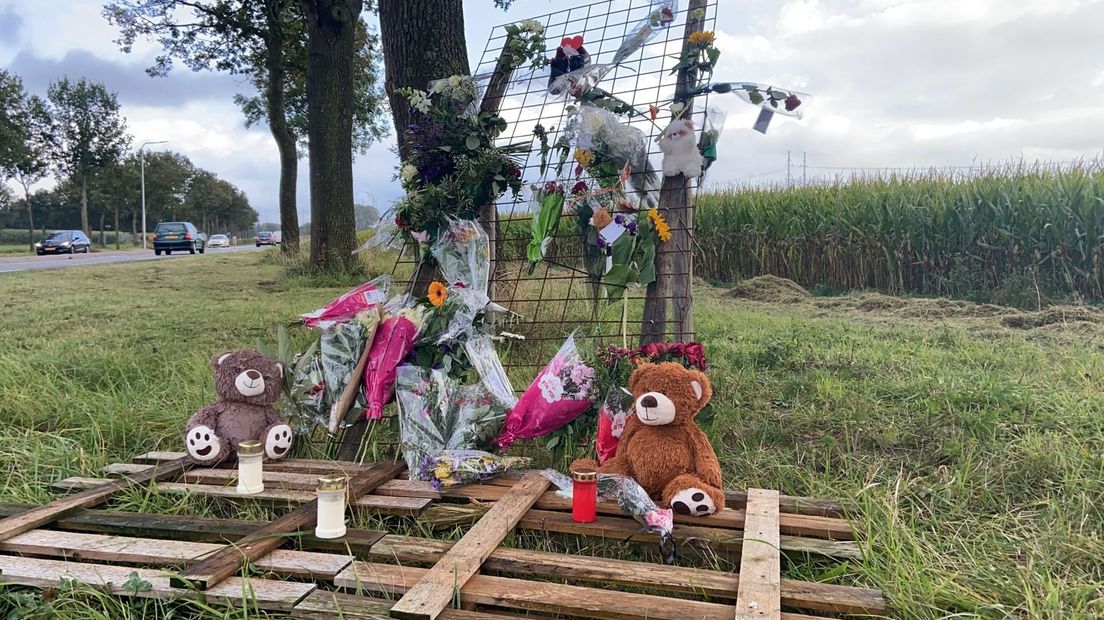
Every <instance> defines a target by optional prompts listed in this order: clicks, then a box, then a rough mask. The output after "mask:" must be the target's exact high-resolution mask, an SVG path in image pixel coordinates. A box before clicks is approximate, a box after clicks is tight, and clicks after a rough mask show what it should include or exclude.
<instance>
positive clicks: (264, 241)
mask: <svg viewBox="0 0 1104 620" xmlns="http://www.w3.org/2000/svg"><path fill="white" fill-rule="evenodd" d="M253 240H254V241H256V242H257V247H261V246H262V245H276V237H275V236H273V234H272V233H270V232H268V231H267V230H264V231H261V232H259V233H257V236H256V237H253Z"/></svg>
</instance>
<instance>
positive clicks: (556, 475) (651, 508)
mask: <svg viewBox="0 0 1104 620" xmlns="http://www.w3.org/2000/svg"><path fill="white" fill-rule="evenodd" d="M541 475H543V476H544V477H545V478H548V480H549V481H551V482H552V484H553V485H555V486H556V488H557V489H559V490H558V491H557V492H556V494H557V495H559V496H561V497H564V498H567V499H571V497H572V491H573V489H574V482H573V481H572V480H571V478H570V477H568V476H566V475H564V474H561V473H560V472H558V471H556V470H554V469H546V470H544V471H542V472H541ZM598 499H599V500H601V501H605V502H617V505H618V506H619V507H620V508H621V511H622V512H624V513H625V514H627V515H630V516H631V517H632V518H633V519H635V520H636V521H637V522H638V523H640V524H641V530H643V531H645V532H650V533H653V534H655V535H657V536H659V545H660V549H661V550H663V551H664V553H665V558H666V562H667V563H668V564H673V563H674V560H675V557H674V548H675V547H674V539H673V538H672V537H671V530H673V529H674V516H675V515H674V513H673V512H672V511H671V509H670V508H660V507H659V506H657V505H656V503H655V502H654V501H653V500H652V498H651V497H649V496H648V493H647V492H645V491H644V489H643V488H641V486H640V484H639V483H637V482H636V481H635V480H633V479H632V478H629V477H628V476H621V475H618V474H598Z"/></svg>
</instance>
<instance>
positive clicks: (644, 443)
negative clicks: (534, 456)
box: [572, 362, 724, 516]
mask: <svg viewBox="0 0 1104 620" xmlns="http://www.w3.org/2000/svg"><path fill="white" fill-rule="evenodd" d="M629 390H630V391H631V392H632V394H633V398H635V399H636V415H633V416H630V417H629V420H628V422H627V423H626V424H625V430H624V432H623V433H622V434H621V440H620V442H619V443H618V444H617V453H616V454H615V455H614V457H613V458H612V459H610V460H608V461H606V462H605V463H603V464H602V465H601V466H600V467H598V466H597V464H596V463H595V462H594V461H592V460H590V459H585V460H582V461H576V463H575V464H574V465H572V469H574V468H575V467H597V469H598V472H599V473H603V474H622V475H626V476H629V477H631V478H633V479H634V480H636V481H637V482H638V483H640V486H641V487H643V488H644V490H645V491H647V492H648V495H650V496H651V497H652V499H654V500H656V501H658V502H663V503H665V504H667V505H669V506H670V507H671V508H672V509H673V510H674V511H675V512H677V513H679V514H685V515H694V516H703V515H709V514H713V513H714V512H716V511H718V510H721V509H722V508H724V491H722V490H721V465H720V463H719V462H718V461H717V455H716V454H715V453H714V452H713V446H712V445H710V443H709V439H708V438H707V437H706V436H705V433H703V432H702V430H701V428H699V427H698V425H697V423H695V422H694V416H695V415H697V413H698V411H701V409H702V407H704V406H705V405H706V404H707V403H708V402H709V398H710V397H711V396H712V395H713V390H712V387H711V386H710V385H709V379H708V378H706V376H705V375H704V374H702V373H701V372H698V371H697V370H688V369H686V368H684V367H683V366H682V365H681V364H677V363H675V362H664V363H662V364H644V365H642V366H640V367H639V368H637V369H636V370H635V371H633V373H632V376H631V377H629Z"/></svg>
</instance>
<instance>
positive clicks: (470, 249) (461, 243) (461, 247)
mask: <svg viewBox="0 0 1104 620" xmlns="http://www.w3.org/2000/svg"><path fill="white" fill-rule="evenodd" d="M430 252H431V253H432V254H433V258H435V259H436V260H437V264H438V265H439V266H440V268H441V273H442V274H444V276H445V281H446V282H447V283H448V284H449V285H452V286H457V285H460V286H463V287H464V288H469V289H472V290H476V291H480V292H482V293H483V294H486V293H487V286H488V283H489V282H490V277H491V257H490V241H489V240H488V238H487V233H486V231H484V230H483V226H481V225H480V224H479V222H476V221H473V220H462V219H456V218H452V219H449V220H448V227H447V228H446V229H445V230H444V233H443V234H442V235H440V236H439V237H438V238H437V240H436V241H435V242H434V243H433V245H432V246H431V247H430Z"/></svg>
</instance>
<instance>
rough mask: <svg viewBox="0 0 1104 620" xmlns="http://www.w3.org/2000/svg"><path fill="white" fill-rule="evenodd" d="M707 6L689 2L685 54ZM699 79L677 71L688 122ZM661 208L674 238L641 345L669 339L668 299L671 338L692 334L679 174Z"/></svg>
mask: <svg viewBox="0 0 1104 620" xmlns="http://www.w3.org/2000/svg"><path fill="white" fill-rule="evenodd" d="M707 4H708V0H690V6H689V7H688V8H687V9H686V29H685V31H684V33H683V41H682V54H686V52H687V51H689V49H690V43H689V41H688V39H689V38H690V35H691V34H693V33H695V32H700V31H701V30H702V27H703V26H704V24H705V18H704V16H703V17H702V18H701V19H694V17H693V15H694V12H695V11H697V10H698V9H701V10H702V11H704V10H705V8H706V6H707ZM696 79H697V75H696V74H695V73H694V72H693V71H690V70H687V69H681V70H679V73H678V81H677V83H676V86H675V97H674V99H675V101H678V102H682V103H683V104H684V105H685V106H686V107H685V108H684V110H683V112H682V116H683V117H685V118H690V117H691V115H692V114H693V112H694V99H693V97H691V96H690V88H691V86H693V85H694V82H695V80H696ZM659 210H660V213H661V214H662V215H663V217H664V218H665V219H666V220H667V223H668V224H669V225H670V226H671V240H670V241H666V242H663V243H660V244H659V248H658V249H657V251H656V259H655V262H656V281H655V282H653V283H651V284H649V285H648V290H647V293H646V296H645V298H644V319H643V321H642V322H641V326H640V327H641V329H640V332H641V334H640V343H641V344H644V343H648V342H657V341H660V340H663V339H664V337H665V336H666V334H667V302H668V300H670V301H671V321H672V328H673V329H672V330H671V331H672V336H673V337H674V338H676V339H678V340H688V339H690V338H692V337H693V335H694V316H693V268H694V263H693V251H694V248H693V239H694V217H693V200H692V198H691V183H690V179H688V178H686V177H685V176H683V175H681V174H680V175H678V176H673V177H668V176H665V177H663V188H662V189H661V190H660V193H659Z"/></svg>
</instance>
